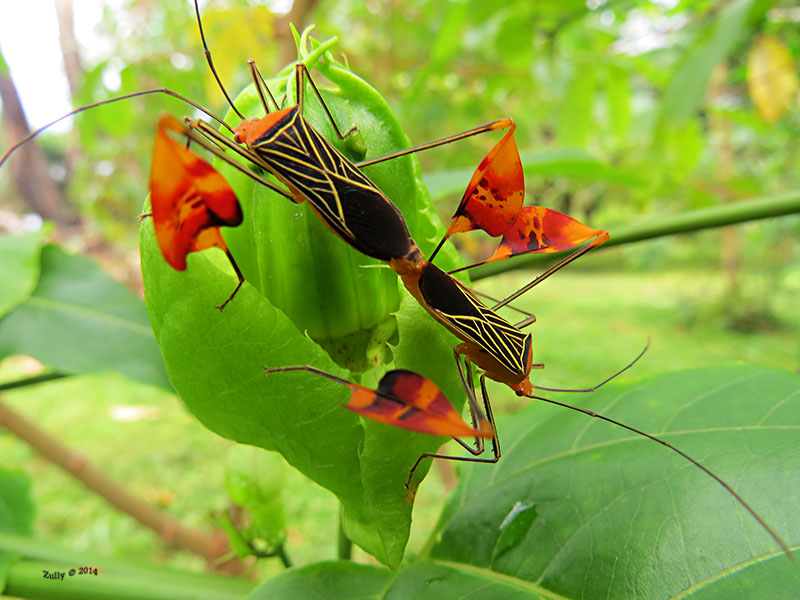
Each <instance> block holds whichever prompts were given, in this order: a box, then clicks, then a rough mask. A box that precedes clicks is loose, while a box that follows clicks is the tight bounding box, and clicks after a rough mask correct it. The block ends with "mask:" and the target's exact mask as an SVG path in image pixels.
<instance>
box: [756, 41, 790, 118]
mask: <svg viewBox="0 0 800 600" xmlns="http://www.w3.org/2000/svg"><path fill="white" fill-rule="evenodd" d="M797 86H798V80H797V73H795V68H794V59H793V58H792V55H791V54H790V53H789V50H788V49H787V48H786V46H785V45H784V44H783V43H782V42H781V41H780V40H778V39H776V38H774V37H771V36H766V35H763V36H761V37H760V38H759V39H758V40H757V41H756V43H755V45H754V46H753V48H752V49H751V50H750V54H749V55H748V56H747V89H748V90H749V91H750V97H751V98H752V99H753V103H755V105H756V108H758V112H759V113H760V114H761V117H762V118H763V119H764V120H765V121H767V122H768V123H772V122H773V121H776V120H777V119H778V118H779V117H780V116H781V115H782V114H783V112H784V111H785V110H786V108H787V107H788V106H789V103H790V102H791V101H792V98H793V96H794V94H795V92H796V91H797Z"/></svg>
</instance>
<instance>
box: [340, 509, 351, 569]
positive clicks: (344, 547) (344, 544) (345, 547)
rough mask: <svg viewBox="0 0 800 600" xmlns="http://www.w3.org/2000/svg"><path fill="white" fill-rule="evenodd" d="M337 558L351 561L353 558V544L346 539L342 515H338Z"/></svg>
mask: <svg viewBox="0 0 800 600" xmlns="http://www.w3.org/2000/svg"><path fill="white" fill-rule="evenodd" d="M337 556H338V558H339V560H351V559H352V558H353V542H352V540H351V539H350V538H349V537H347V534H346V533H345V532H344V528H343V527H342V515H341V512H340V514H339V535H338V538H337Z"/></svg>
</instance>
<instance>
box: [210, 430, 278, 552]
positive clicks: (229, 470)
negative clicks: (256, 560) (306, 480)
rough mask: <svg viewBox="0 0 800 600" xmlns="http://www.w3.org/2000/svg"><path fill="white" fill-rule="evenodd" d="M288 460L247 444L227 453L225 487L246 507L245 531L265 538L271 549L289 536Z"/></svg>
mask: <svg viewBox="0 0 800 600" xmlns="http://www.w3.org/2000/svg"><path fill="white" fill-rule="evenodd" d="M286 470H287V467H286V464H285V463H284V462H283V459H282V458H281V457H280V456H278V455H277V454H269V453H266V452H263V451H262V450H260V449H257V448H253V447H248V446H235V447H234V448H232V449H231V451H230V452H229V453H228V464H227V466H226V469H225V487H226V488H227V490H228V496H230V499H231V501H232V502H234V503H235V504H237V505H239V506H241V507H243V508H244V509H245V510H246V511H247V516H248V523H247V524H246V525H247V527H246V531H245V532H244V533H245V535H246V537H247V539H248V540H252V539H254V538H256V539H260V540H263V541H264V542H265V543H266V544H267V546H268V549H269V550H274V549H276V548H277V547H278V546H279V545H280V544H282V543H283V542H284V541H285V539H286V511H285V510H284V502H283V495H282V492H283V482H284V478H285V475H286Z"/></svg>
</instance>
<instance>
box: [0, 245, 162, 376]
mask: <svg viewBox="0 0 800 600" xmlns="http://www.w3.org/2000/svg"><path fill="white" fill-rule="evenodd" d="M9 354H26V355H28V356H32V357H34V358H36V359H37V360H39V361H41V362H42V363H44V364H45V365H47V366H48V367H52V368H53V369H55V370H57V371H63V372H65V373H98V372H104V371H116V372H119V373H122V374H123V375H126V376H128V377H130V378H131V379H135V380H137V381H141V382H144V383H149V384H151V385H158V386H160V387H163V388H165V389H168V390H172V388H171V386H170V385H169V381H168V380H167V375H166V373H165V371H164V363H163V361H162V360H161V355H160V354H159V352H158V347H157V346H156V344H155V339H154V338H153V332H152V330H151V329H150V326H149V325H148V322H147V312H146V311H145V307H144V303H143V302H142V301H141V300H140V299H139V298H137V297H136V296H135V295H134V294H133V292H131V291H130V290H128V289H127V288H126V287H125V286H123V285H122V284H120V283H117V282H116V281H114V280H113V279H111V277H109V276H108V275H106V273H104V272H103V270H102V269H100V267H98V266H97V264H95V263H94V262H93V261H92V260H90V259H88V258H85V257H82V256H73V255H70V254H67V253H66V252H64V251H63V250H61V249H60V248H58V247H57V246H53V245H49V246H45V247H44V248H43V249H42V253H41V276H40V277H39V281H38V283H37V285H36V289H35V290H34V291H33V293H32V294H31V296H30V297H29V298H28V300H27V301H26V302H25V303H24V304H22V305H20V306H19V307H17V308H16V309H15V310H14V311H13V312H11V313H10V314H8V315H6V316H5V317H4V318H3V319H2V321H0V356H4V355H9Z"/></svg>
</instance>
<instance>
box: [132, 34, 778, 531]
mask: <svg viewBox="0 0 800 600" xmlns="http://www.w3.org/2000/svg"><path fill="white" fill-rule="evenodd" d="M201 31H202V29H201ZM204 44H205V41H204ZM206 48H207V47H206ZM207 56H209V57H210V55H208V54H207ZM209 64H210V65H211V62H210V58H209ZM212 70H213V66H212ZM251 70H252V72H253V78H254V81H255V83H256V88H257V90H258V91H259V94H260V96H261V98H262V104H263V106H264V109H265V111H267V112H268V111H269V106H268V104H269V103H268V101H267V96H269V97H270V99H271V100H272V104H273V106H274V108H275V110H273V111H272V112H268V115H267V116H266V117H264V118H262V119H258V120H255V121H247V120H246V119H244V117H243V116H242V115H240V116H242V119H243V123H242V124H241V125H240V126H239V127H237V128H235V129H234V130H233V131H232V133H233V134H234V136H235V137H234V141H231V140H230V139H229V138H227V137H225V136H223V135H221V134H219V133H218V132H217V131H216V130H214V129H213V128H211V127H210V126H208V125H207V124H205V123H204V122H202V121H190V122H189V123H188V126H184V125H182V124H181V123H180V122H178V121H176V120H174V119H169V118H167V119H164V120H162V121H161V122H160V124H159V131H158V135H157V142H156V150H155V151H154V168H153V174H152V180H153V181H152V183H151V189H152V192H153V194H152V196H153V197H152V207H153V217H154V225H155V228H156V231H157V234H158V239H159V243H160V246H161V248H162V252H163V253H164V256H165V258H166V259H167V260H168V262H169V263H170V264H171V265H172V266H173V267H175V268H177V269H182V268H185V266H186V262H185V259H186V254H187V253H189V252H192V251H196V250H202V249H205V248H209V247H219V248H221V249H223V250H224V251H225V252H226V253H227V255H228V257H229V258H230V260H231V263H232V265H233V268H234V269H235V271H236V273H237V276H238V279H239V283H238V285H237V287H236V289H235V290H234V292H233V294H231V296H230V297H229V298H228V300H226V301H225V303H223V305H222V306H223V307H224V305H225V304H227V303H228V302H229V301H230V300H231V298H233V296H234V295H235V294H236V291H237V290H238V289H239V287H240V286H241V285H242V282H243V280H244V277H243V275H242V272H241V270H240V269H239V268H238V266H237V265H236V262H235V261H234V260H233V256H232V253H231V252H230V251H229V250H228V247H227V245H226V244H225V241H224V239H223V238H222V236H221V234H220V231H219V227H220V226H224V225H228V226H236V225H238V224H239V223H241V222H242V213H241V210H240V209H239V205H238V201H237V200H236V198H235V195H234V194H233V192H232V190H231V188H230V187H229V186H228V184H227V182H225V180H224V179H223V178H222V176H221V175H220V174H219V173H218V172H217V171H216V170H215V169H213V167H211V166H210V165H208V163H205V161H202V160H201V159H200V158H199V157H197V155H195V154H194V153H193V152H191V151H190V150H188V149H186V148H184V147H183V145H182V144H180V143H178V142H177V141H176V140H175V139H173V138H172V137H170V132H177V133H179V134H182V135H185V136H186V137H188V138H189V139H191V140H193V141H195V142H197V143H199V144H201V145H203V146H204V147H206V148H207V149H208V150H209V151H211V152H212V153H214V154H215V155H217V156H218V157H219V158H220V159H222V160H224V161H226V162H228V163H229V164H231V165H232V166H234V167H235V168H237V169H239V170H241V171H242V172H244V173H246V174H247V175H248V176H250V177H252V178H253V179H256V180H257V181H258V182H259V183H261V184H263V185H265V186H267V187H270V188H271V189H273V190H274V191H276V192H278V193H280V194H282V195H283V196H285V197H287V198H289V199H290V200H292V201H293V202H302V201H308V202H309V203H310V204H311V206H312V208H313V209H314V212H315V213H316V214H317V216H318V217H320V218H321V219H322V221H323V222H324V223H325V224H326V225H327V226H328V228H329V229H330V230H331V231H333V232H334V233H336V234H337V235H338V236H339V237H340V238H342V239H343V240H344V241H345V242H347V243H348V244H350V245H351V246H353V247H354V248H356V249H357V250H359V251H360V252H362V253H364V254H366V255H368V256H374V257H376V258H379V259H381V260H384V261H386V262H387V263H388V264H389V265H390V266H391V267H392V268H393V269H394V270H395V271H396V272H397V273H398V274H399V275H400V276H401V277H402V279H403V282H404V284H405V285H406V287H407V288H408V289H409V291H410V292H411V294H412V295H413V296H414V297H415V299H416V300H417V301H418V302H419V303H420V304H421V305H422V306H423V307H424V308H425V309H426V310H427V311H428V312H429V313H430V314H431V315H432V316H433V317H434V318H435V319H436V320H437V321H439V322H440V323H441V324H442V325H444V326H445V327H446V328H447V329H448V330H450V331H451V332H452V333H454V334H455V335H456V336H457V337H459V338H460V339H461V341H462V343H461V344H459V345H458V346H457V347H456V349H455V357H456V361H457V365H458V369H459V373H460V374H461V379H462V382H463V384H464V389H465V391H466V394H467V397H468V400H469V403H470V408H471V410H472V413H473V418H474V419H475V421H476V423H475V426H474V427H469V426H468V425H466V424H465V423H463V421H460V417H459V416H458V414H457V412H456V411H455V410H454V409H452V406H450V404H449V402H446V401H445V400H444V398H443V396H442V395H441V394H440V393H439V391H438V388H436V387H435V386H434V385H433V383H432V382H430V381H429V380H427V379H425V378H424V377H422V376H420V375H417V374H414V373H410V372H407V371H393V372H390V373H389V374H387V375H386V377H385V378H384V380H383V381H382V383H381V385H380V386H379V387H378V390H370V389H369V388H364V387H361V386H358V385H357V384H351V383H349V382H345V381H342V380H340V381H342V383H345V384H347V385H349V386H351V391H352V397H351V400H350V404H349V405H348V407H349V408H351V409H353V410H356V412H360V413H361V414H364V415H365V416H368V417H370V418H374V419H376V420H382V421H384V422H388V423H391V424H393V425H398V426H404V427H406V428H408V429H412V430H415V431H425V432H427V433H438V434H444V435H456V436H466V435H475V436H478V437H479V438H486V437H492V438H493V439H494V441H495V442H496V438H495V437H494V428H493V426H492V416H491V410H490V408H489V403H488V397H487V396H486V393H485V385H484V378H485V377H489V378H491V379H495V380H497V381H500V382H502V383H505V384H507V385H509V387H511V388H512V389H514V390H515V392H517V393H518V394H519V395H522V396H527V397H532V398H535V397H536V396H533V394H532V392H533V389H534V386H533V385H532V384H531V382H530V379H529V375H530V371H531V369H532V368H534V367H536V366H537V365H535V364H534V363H533V357H532V343H531V336H530V334H525V333H523V332H522V328H523V326H524V325H527V324H530V323H531V322H532V317H528V318H526V319H525V320H524V321H523V322H522V323H520V324H518V325H516V326H515V325H512V324H511V323H509V322H508V321H506V320H505V319H503V318H502V317H500V316H499V315H498V314H497V312H496V311H497V310H498V309H499V308H500V307H501V306H504V305H506V304H507V303H508V302H510V301H511V300H513V298H515V297H517V296H518V295H519V294H521V293H524V291H527V290H528V289H530V288H531V287H533V286H534V285H536V284H537V283H539V282H540V281H542V280H543V279H544V278H546V277H548V276H549V275H551V274H552V273H554V272H555V271H556V270H558V269H559V268H561V267H563V266H564V265H566V264H567V263H568V262H570V261H571V260H574V259H575V258H577V257H578V256H580V255H581V254H583V253H585V252H586V251H588V250H590V249H591V248H594V247H596V246H597V245H599V244H601V243H602V242H603V241H605V239H607V234H606V233H605V232H602V231H597V230H592V229H590V228H586V227H585V226H583V225H581V224H579V223H577V222H576V221H574V220H571V219H569V217H566V216H564V215H560V214H558V213H555V212H553V211H548V210H547V209H542V208H529V209H524V210H523V209H521V208H520V206H521V203H522V199H523V195H524V191H523V189H524V188H523V185H522V183H521V179H522V170H521V166H519V165H518V163H519V158H518V155H516V148H515V147H514V148H513V151H512V150H511V148H512V145H513V124H512V123H511V121H510V120H507V119H502V120H499V121H495V122H493V123H490V124H487V125H486V126H483V127H479V128H475V129H473V130H470V131H468V132H465V133H463V134H459V135H456V136H451V137H449V138H445V139H443V140H439V141H437V142H432V143H430V144H425V145H422V146H417V147H413V148H409V149H407V150H403V151H399V152H394V153H392V154H388V155H385V156H382V157H379V158H376V159H371V160H370V161H364V162H361V163H351V162H350V161H348V160H347V159H346V158H345V157H344V156H343V155H341V154H340V153H338V151H336V150H335V148H333V146H331V145H330V144H329V143H328V142H327V141H326V140H325V138H324V137H323V136H321V135H320V134H319V133H318V132H317V131H316V130H315V129H314V128H313V127H311V126H310V125H309V124H308V123H307V122H306V121H305V119H304V118H303V91H304V89H305V80H306V79H307V75H308V73H307V70H306V68H305V67H304V66H303V65H298V67H297V68H296V70H295V77H296V91H297V104H296V105H295V106H292V107H289V108H282V107H281V103H278V102H276V101H275V99H274V98H271V96H270V95H269V94H268V90H267V88H266V85H264V84H263V80H262V79H261V77H260V75H258V72H257V71H256V70H255V68H254V67H251ZM309 80H310V78H309ZM311 84H312V87H313V90H314V92H315V93H316V94H317V96H318V97H319V99H320V101H322V97H321V96H320V95H319V93H318V91H317V90H316V87H315V86H313V81H312V82H311ZM145 93H149V92H145ZM168 93H170V94H171V95H176V94H174V93H171V92H168ZM226 97H227V94H226ZM230 103H231V105H232V106H233V103H232V102H230ZM322 104H323V105H324V102H322ZM237 112H238V111H237ZM327 114H328V117H329V119H330V121H331V123H332V124H333V126H334V128H335V129H336V132H337V135H338V137H339V138H345V137H347V134H348V133H349V132H347V133H345V134H342V133H341V132H340V130H339V128H338V127H337V126H336V123H335V120H334V119H333V117H332V116H330V113H329V112H328V113H327ZM220 122H221V121H220ZM504 128H506V129H508V130H509V131H508V132H507V133H506V134H505V136H504V138H503V139H502V140H501V141H500V142H499V143H498V144H497V145H496V146H495V147H494V148H493V149H492V151H491V152H490V153H489V154H488V155H487V157H486V158H485V159H484V161H482V163H481V165H480V166H479V168H478V170H477V171H476V173H475V175H474V176H473V178H472V180H471V182H470V185H469V186H468V189H467V192H466V193H465V195H464V199H463V200H462V203H461V205H460V207H459V210H458V211H457V212H456V215H455V218H454V222H453V223H452V224H451V226H450V228H449V229H448V235H450V234H453V233H457V232H459V231H466V230H469V229H474V228H481V229H485V230H487V231H488V232H489V233H490V234H493V235H504V241H503V242H502V243H501V246H500V248H499V249H498V251H497V252H496V253H495V254H494V255H493V257H492V259H499V258H502V257H504V256H506V255H513V254H516V253H522V252H525V251H554V250H558V249H567V248H571V247H575V246H578V245H580V244H582V243H585V242H588V244H587V245H586V246H583V247H582V248H581V249H579V250H577V251H576V252H574V253H573V254H571V255H570V256H568V257H567V258H565V259H564V260H562V261H561V262H560V263H558V264H557V265H556V266H555V267H553V268H552V269H549V270H548V271H547V272H545V273H544V274H542V275H541V276H540V277H539V278H537V279H536V280H534V281H533V282H531V284H529V285H528V286H526V287H525V288H523V290H521V291H520V292H518V293H517V294H514V295H512V296H511V297H509V298H507V299H505V300H503V301H501V302H499V303H497V304H495V306H493V307H491V308H490V307H488V306H487V305H486V304H484V303H483V302H482V301H480V300H479V299H478V298H477V297H476V295H475V294H473V293H472V292H471V291H470V290H468V289H467V288H465V287H464V286H463V285H462V284H460V283H459V282H458V281H457V280H455V279H454V278H453V277H452V276H451V275H450V274H448V273H445V272H444V271H442V270H441V269H439V268H438V267H436V266H434V265H432V264H431V262H429V261H428V260H426V259H425V258H424V256H422V253H421V252H420V251H419V249H418V248H417V246H416V243H415V242H414V240H413V239H412V238H411V236H410V234H409V231H408V227H407V225H406V224H405V219H404V218H403V215H402V214H401V213H400V211H399V210H398V209H397V208H396V207H395V206H394V204H393V203H392V202H391V200H389V199H388V198H387V197H386V196H385V195H384V194H383V193H382V192H381V191H380V189H379V188H378V187H377V186H375V185H374V184H372V182H371V181H369V179H367V178H366V176H364V175H363V173H362V172H361V170H360V169H361V168H363V167H366V166H369V165H371V164H375V163H376V162H379V161H382V160H388V159H391V158H396V157H399V156H402V155H404V154H409V153H411V152H415V151H419V150H424V149H427V148H432V147H435V146H437V145H441V144H444V143H449V142H452V141H455V140H457V139H461V138H464V137H467V136H469V135H475V134H477V133H482V132H485V131H492V130H495V129H504ZM236 142H244V143H245V147H242V146H240V145H238V144H237V143H236ZM229 153H236V154H237V155H240V156H243V157H244V158H246V159H247V160H248V161H249V162H250V163H251V164H253V165H255V166H256V167H259V168H260V169H263V170H264V171H267V172H269V173H272V174H273V175H274V176H275V177H276V178H277V179H278V181H280V182H281V183H283V184H284V185H286V187H287V188H288V192H287V191H286V190H285V189H284V188H282V187H280V186H276V185H275V184H274V183H272V182H271V181H270V180H268V179H265V178H264V177H262V176H261V175H260V174H259V173H258V172H254V171H252V170H251V169H249V168H248V167H243V166H242V165H241V164H240V163H238V162H237V161H236V160H234V159H232V158H230V155H229ZM514 155H516V159H514ZM156 163H157V164H156ZM526 221H529V222H530V226H525V225H524V224H525V223H526ZM443 241H444V240H443ZM440 246H441V244H440ZM435 254H436V252H434V254H433V255H432V257H433V256H434V255H435ZM492 259H490V260H492ZM431 260H432V259H431ZM471 365H475V366H477V367H478V368H479V369H480V370H481V372H482V375H481V377H482V379H481V390H482V393H483V400H484V409H485V411H486V414H484V413H483V410H482V409H481V407H480V404H479V402H478V401H477V398H476V394H475V390H474V388H473V378H472V373H471ZM297 369H302V370H305V371H308V372H311V373H317V374H324V373H320V372H319V371H317V370H314V369H313V368H311V367H306V366H302V367H284V368H281V369H275V370H297ZM324 375H326V376H328V375H327V374H324ZM548 401H549V400H548ZM571 408H573V410H580V409H574V407H571ZM426 411H427V412H426ZM582 412H587V411H582ZM587 414H590V415H591V416H594V417H599V418H602V419H605V420H607V421H610V422H612V423H615V424H617V425H619V426H622V427H626V428H627V429H630V430H631V431H634V432H636V433H639V434H642V435H646V436H647V434H644V433H642V432H641V431H639V430H636V429H633V428H630V427H627V426H626V425H623V424H621V423H619V422H616V421H613V420H611V419H607V418H605V417H600V416H599V415H595V414H593V413H587ZM451 421H452V422H456V421H460V422H459V423H457V424H456V425H453V428H452V429H448V428H447V427H446V426H445V423H448V422H451ZM426 429H427V431H426ZM647 437H650V438H651V439H656V438H652V436H647ZM656 441H659V442H660V443H662V444H664V445H666V446H667V447H669V448H671V449H672V450H674V451H676V452H678V453H680V454H681V455H682V456H684V457H685V458H687V459H688V460H690V461H691V462H692V463H693V464H695V465H697V466H700V467H701V468H703V467H702V466H701V465H699V464H698V463H697V462H696V461H694V460H693V459H691V458H689V457H688V456H686V455H685V454H683V453H681V452H680V451H679V450H677V449H676V448H674V447H673V446H671V445H669V444H666V443H664V442H663V441H661V440H657V439H656ZM464 446H465V447H466V448H467V449H468V450H470V451H472V449H471V447H469V446H468V445H466V444H464ZM494 448H495V452H494V457H493V458H489V459H472V458H470V457H466V460H488V461H494V460H497V458H499V448H498V447H497V445H496V443H495V446H494ZM429 456H430V455H429ZM703 469H704V470H705V471H706V472H707V473H709V474H710V475H711V476H712V477H714V478H715V479H717V481H720V483H722V484H723V485H725V486H726V488H727V489H728V490H729V491H731V493H734V492H733V491H732V490H731V489H730V488H729V486H727V485H726V484H724V482H722V481H721V480H720V479H719V478H718V477H716V476H715V475H713V474H711V473H710V472H709V471H707V470H706V469H705V468H703ZM734 495H735V496H736V498H737V500H739V501H740V502H741V503H742V504H743V505H744V506H745V507H746V508H747V509H748V510H749V511H750V512H751V513H752V514H753V515H754V516H755V517H756V518H757V519H758V516H757V515H755V513H754V512H753V511H752V509H751V508H750V507H749V506H748V505H747V504H746V503H744V501H743V500H742V499H741V498H740V497H739V496H738V495H736V494H735V493H734ZM759 522H760V523H761V524H762V525H764V527H766V525H765V524H764V523H763V521H761V520H760V519H759ZM767 530H768V531H769V532H770V533H771V534H772V535H773V537H775V539H776V540H778V541H779V543H781V544H782V542H781V541H780V539H779V538H778V537H777V536H776V535H775V534H774V533H773V532H772V531H771V530H769V528H767Z"/></svg>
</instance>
